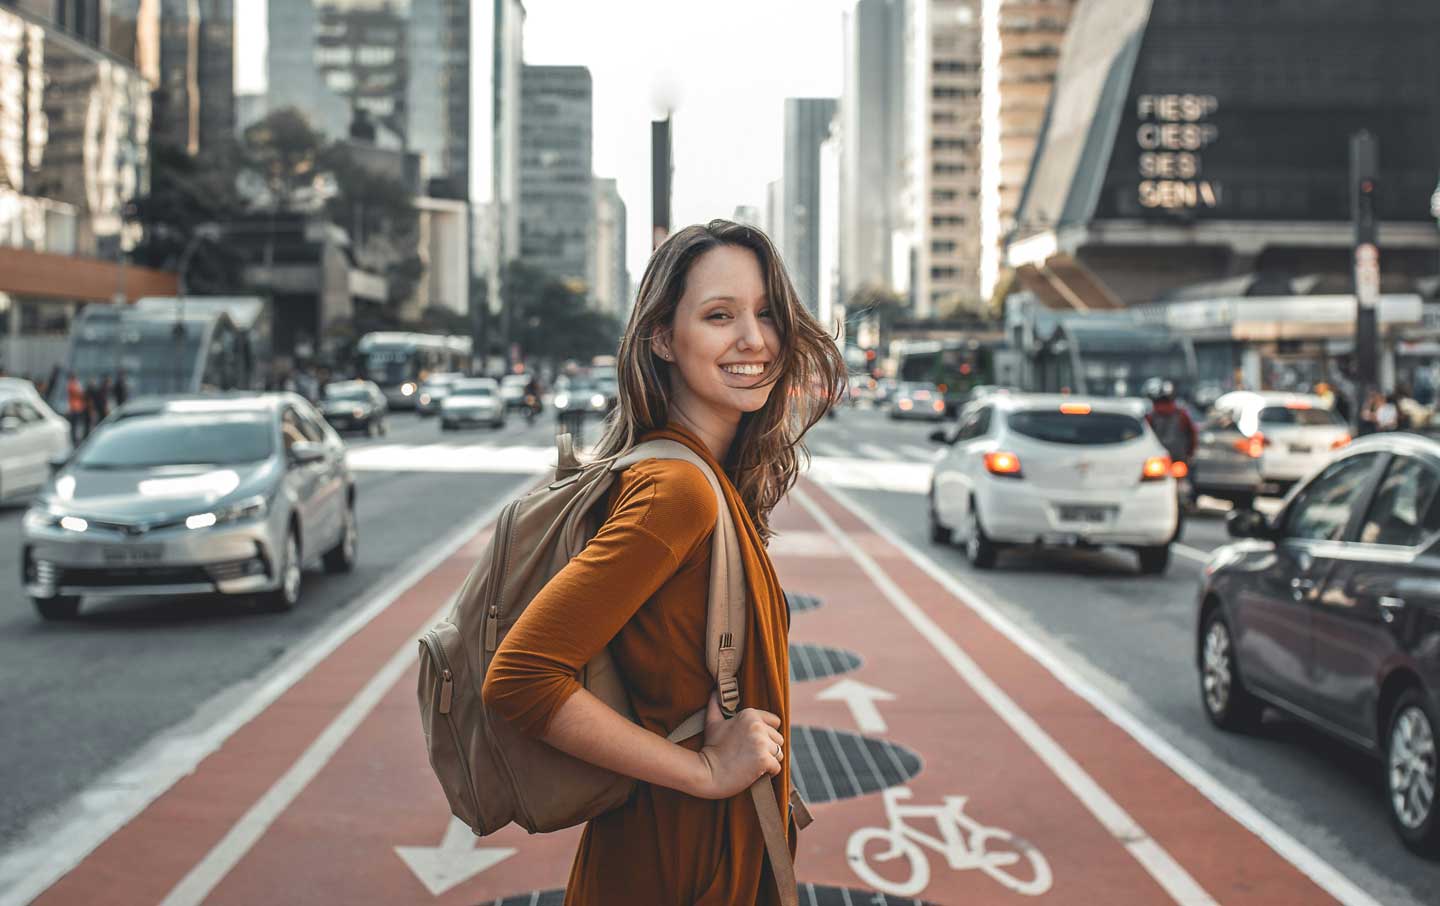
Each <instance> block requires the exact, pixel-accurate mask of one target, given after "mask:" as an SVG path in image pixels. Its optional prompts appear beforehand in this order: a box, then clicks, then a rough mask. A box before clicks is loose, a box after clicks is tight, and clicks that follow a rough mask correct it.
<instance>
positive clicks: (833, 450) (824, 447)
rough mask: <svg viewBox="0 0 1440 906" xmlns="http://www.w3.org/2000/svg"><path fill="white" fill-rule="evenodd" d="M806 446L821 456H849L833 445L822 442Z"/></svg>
mask: <svg viewBox="0 0 1440 906" xmlns="http://www.w3.org/2000/svg"><path fill="white" fill-rule="evenodd" d="M806 446H807V447H809V448H810V449H811V450H812V451H813V452H815V453H818V454H820V455H821V456H831V457H845V456H848V455H849V454H848V453H846V452H845V450H844V449H842V448H840V447H837V446H835V445H834V444H827V443H825V442H824V441H815V442H814V443H809V444H806Z"/></svg>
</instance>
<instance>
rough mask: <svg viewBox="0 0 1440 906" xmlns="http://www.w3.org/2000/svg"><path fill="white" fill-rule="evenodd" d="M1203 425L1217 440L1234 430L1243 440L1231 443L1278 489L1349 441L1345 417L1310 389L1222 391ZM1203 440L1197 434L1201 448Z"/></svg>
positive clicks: (1322, 462)
mask: <svg viewBox="0 0 1440 906" xmlns="http://www.w3.org/2000/svg"><path fill="white" fill-rule="evenodd" d="M1206 429H1207V433H1208V432H1209V431H1213V432H1214V433H1215V434H1216V435H1217V437H1218V438H1219V440H1220V442H1221V443H1222V444H1223V443H1224V442H1225V441H1226V440H1227V439H1229V438H1230V437H1231V436H1232V435H1234V434H1235V433H1236V432H1238V438H1237V439H1243V441H1244V443H1243V444H1234V446H1235V447H1236V449H1241V450H1244V451H1245V452H1246V453H1248V454H1249V455H1250V456H1251V457H1252V458H1254V459H1255V460H1256V461H1257V462H1256V464H1257V465H1258V466H1259V478H1260V482H1261V484H1262V485H1263V486H1265V487H1266V488H1273V489H1276V490H1280V491H1285V490H1289V488H1290V487H1291V486H1292V485H1294V484H1295V483H1296V482H1297V481H1299V480H1300V479H1302V478H1305V477H1306V476H1308V475H1309V474H1310V473H1311V472H1314V471H1315V470H1317V469H1319V468H1320V467H1321V466H1323V465H1325V464H1326V463H1328V462H1329V461H1330V458H1331V457H1332V456H1333V455H1334V454H1335V451H1336V450H1339V449H1341V448H1342V447H1344V446H1345V445H1346V444H1348V443H1350V440H1351V438H1350V428H1349V426H1348V425H1346V424H1345V420H1344V419H1342V418H1341V417H1340V416H1339V414H1338V413H1336V412H1335V411H1334V410H1332V409H1331V408H1329V406H1327V405H1326V403H1325V400H1324V399H1323V398H1321V397H1319V396H1315V395H1314V394H1309V393H1275V392H1259V393H1257V392H1252V391H1249V390H1236V391H1234V392H1231V393H1227V394H1225V395H1224V396H1222V397H1220V398H1219V399H1217V400H1216V401H1215V406H1214V408H1213V409H1212V410H1211V413H1210V418H1209V420H1208V421H1207V422H1206ZM1227 429H1228V430H1227ZM1208 441H1209V438H1208V437H1205V436H1203V435H1202V437H1201V445H1202V446H1203V447H1208V446H1210V444H1209V443H1208ZM1257 490H1259V489H1258V488H1257Z"/></svg>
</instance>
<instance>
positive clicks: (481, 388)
mask: <svg viewBox="0 0 1440 906" xmlns="http://www.w3.org/2000/svg"><path fill="white" fill-rule="evenodd" d="M481 423H484V424H487V425H489V426H490V427H492V428H503V427H505V405H504V404H503V403H502V402H501V400H500V384H499V382H497V381H496V380H495V379H494V378H464V379H462V380H458V381H456V382H455V383H453V384H451V385H450V392H449V394H447V395H446V397H445V399H443V400H441V402H440V430H442V431H453V430H455V429H457V428H463V427H466V426H469V425H478V424H481Z"/></svg>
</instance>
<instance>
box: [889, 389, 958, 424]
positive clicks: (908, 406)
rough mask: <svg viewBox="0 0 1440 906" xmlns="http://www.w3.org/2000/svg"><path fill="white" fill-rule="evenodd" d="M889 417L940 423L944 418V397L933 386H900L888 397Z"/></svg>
mask: <svg viewBox="0 0 1440 906" xmlns="http://www.w3.org/2000/svg"><path fill="white" fill-rule="evenodd" d="M890 417H891V418H894V419H900V418H918V419H924V420H925V421H932V422H933V421H940V420H941V419H943V418H944V417H945V396H944V394H942V393H941V392H940V388H939V387H937V386H935V385H934V384H919V383H903V384H900V385H899V386H898V387H896V388H895V392H894V393H893V394H891V396H890Z"/></svg>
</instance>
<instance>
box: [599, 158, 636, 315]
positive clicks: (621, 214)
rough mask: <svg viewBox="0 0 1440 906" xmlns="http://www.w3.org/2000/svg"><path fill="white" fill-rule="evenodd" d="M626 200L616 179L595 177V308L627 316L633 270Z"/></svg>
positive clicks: (608, 313) (606, 312)
mask: <svg viewBox="0 0 1440 906" xmlns="http://www.w3.org/2000/svg"><path fill="white" fill-rule="evenodd" d="M626 229H627V224H626V222H625V201H624V199H622V198H621V197H620V189H619V186H618V185H617V184H616V182H615V180H613V179H596V180H595V287H594V290H593V291H592V292H591V293H590V298H591V300H592V301H593V304H594V306H595V308H596V310H598V311H600V312H603V313H604V314H607V315H611V316H613V317H616V318H624V317H625V316H626V315H627V314H629V310H630V272H629V270H627V269H626V267H625V241H626Z"/></svg>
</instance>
